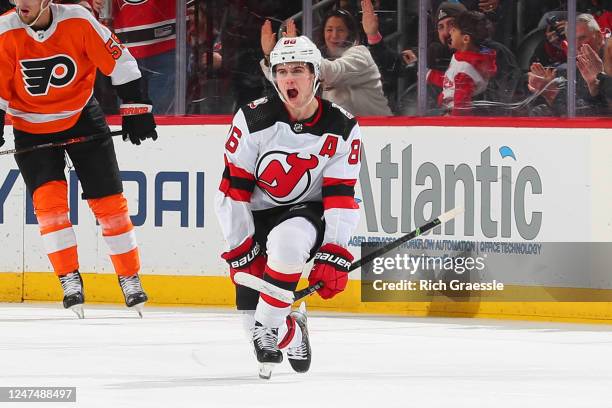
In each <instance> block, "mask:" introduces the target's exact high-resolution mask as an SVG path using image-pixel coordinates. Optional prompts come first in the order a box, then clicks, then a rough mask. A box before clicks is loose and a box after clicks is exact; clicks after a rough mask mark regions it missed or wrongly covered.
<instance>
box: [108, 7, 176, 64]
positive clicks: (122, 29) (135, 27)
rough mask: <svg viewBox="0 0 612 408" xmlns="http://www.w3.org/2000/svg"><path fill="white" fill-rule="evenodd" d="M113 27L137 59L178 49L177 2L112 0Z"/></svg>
mask: <svg viewBox="0 0 612 408" xmlns="http://www.w3.org/2000/svg"><path fill="white" fill-rule="evenodd" d="M113 30H114V31H115V33H116V34H117V36H118V37H119V39H120V40H121V42H123V43H124V44H125V45H127V46H128V47H129V48H130V52H131V53H132V55H134V57H136V58H147V57H152V56H154V55H158V54H161V53H164V52H167V51H170V50H173V49H174V48H176V2H174V1H170V0H113Z"/></svg>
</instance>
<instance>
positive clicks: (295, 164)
mask: <svg viewBox="0 0 612 408" xmlns="http://www.w3.org/2000/svg"><path fill="white" fill-rule="evenodd" d="M308 156H309V157H307V158H304V157H300V156H299V155H298V153H287V152H281V151H273V152H269V153H266V154H265V155H263V157H262V158H261V159H260V160H259V163H257V169H256V170H255V173H256V177H257V185H258V186H259V187H260V188H261V189H262V190H264V191H265V192H266V193H267V194H268V196H269V197H270V198H271V199H272V200H274V201H275V202H277V203H279V204H287V203H290V202H292V201H296V200H297V199H299V198H300V197H302V196H303V195H304V194H305V193H306V192H307V191H308V189H309V188H310V184H311V180H312V176H311V175H310V170H313V169H315V168H316V167H317V166H318V165H319V159H318V158H317V156H315V155H308Z"/></svg>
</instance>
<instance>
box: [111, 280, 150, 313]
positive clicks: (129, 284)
mask: <svg viewBox="0 0 612 408" xmlns="http://www.w3.org/2000/svg"><path fill="white" fill-rule="evenodd" d="M118 278H119V285H120V286H121V290H122V291H123V296H124V298H125V305H126V306H127V307H129V308H132V307H133V308H134V309H135V310H136V312H137V313H138V315H139V316H140V317H142V308H143V306H144V304H145V302H146V301H147V300H149V298H148V297H147V294H146V293H145V292H144V290H143V289H142V285H141V284H140V277H139V276H138V274H134V275H132V276H121V275H119V276H118Z"/></svg>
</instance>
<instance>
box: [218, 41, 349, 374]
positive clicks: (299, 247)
mask: <svg viewBox="0 0 612 408" xmlns="http://www.w3.org/2000/svg"><path fill="white" fill-rule="evenodd" d="M320 64H321V53H320V52H319V50H318V49H317V47H316V46H315V44H314V43H313V42H312V41H310V40H309V39H308V38H307V37H304V36H302V37H294V38H282V39H281V40H279V41H278V43H277V44H276V46H275V47H274V50H273V51H272V53H271V54H270V70H271V72H272V75H273V78H274V86H275V88H276V90H277V93H278V96H274V97H269V98H262V99H258V100H256V101H254V102H251V103H250V104H248V105H247V106H244V107H242V108H241V109H240V110H238V112H237V113H236V115H235V116H234V119H233V122H232V127H231V129H230V132H229V136H228V139H227V142H226V144H225V171H224V173H223V179H222V181H221V185H220V187H219V192H218V193H217V198H216V203H215V204H216V211H217V216H218V218H219V221H220V224H221V228H222V230H223V234H224V236H225V239H226V241H227V243H228V251H227V252H224V253H223V254H222V257H223V259H225V260H226V261H227V262H228V264H229V267H230V275H231V277H232V281H233V277H234V274H235V273H236V272H238V271H241V272H247V273H250V274H253V275H256V276H258V277H263V279H265V280H266V281H268V282H270V283H273V284H274V285H277V286H278V287H281V288H283V289H287V290H295V289H296V286H297V284H298V281H299V279H300V276H301V274H302V270H303V269H304V266H305V264H306V262H307V261H308V260H309V259H312V258H314V266H313V268H312V270H311V271H310V273H309V275H308V279H309V282H310V283H311V284H313V283H315V282H318V281H323V282H324V286H323V288H321V289H320V290H319V291H318V293H319V295H320V296H321V297H322V298H324V299H329V298H331V297H333V296H335V295H337V294H338V293H340V292H342V291H343V290H344V289H345V287H346V284H347V281H348V268H349V266H350V264H351V262H352V260H353V256H352V255H351V253H350V252H349V251H348V250H347V244H348V241H349V238H350V235H351V234H352V232H353V230H354V229H355V227H356V225H357V223H358V220H359V212H358V211H359V207H358V205H357V203H356V201H355V199H354V193H355V183H356V181H357V178H358V175H359V168H360V149H361V133H360V130H359V126H358V124H357V121H356V120H355V119H354V118H353V116H352V115H351V114H350V113H348V112H346V111H345V110H343V109H342V108H341V107H339V106H336V105H334V104H332V103H331V102H329V101H326V100H322V99H320V98H318V97H315V94H316V91H317V88H318V86H319V80H318V79H319V68H320ZM329 255H334V256H329ZM236 304H237V307H238V309H239V310H242V311H244V312H245V317H246V319H247V320H248V322H247V326H248V328H249V329H250V332H251V334H252V341H253V345H254V348H255V353H256V356H257V360H258V361H259V363H260V376H261V377H262V378H269V377H270V375H271V372H272V367H273V365H274V364H279V363H281V362H282V360H283V350H286V353H287V358H288V360H289V363H290V364H291V366H292V367H293V369H294V370H295V371H297V372H306V371H308V369H309V367H310V361H311V350H310V343H309V341H308V332H307V327H306V315H305V309H304V308H300V310H298V311H295V312H291V305H289V304H287V303H284V302H281V301H280V300H278V299H275V298H273V297H271V296H268V295H265V294H263V293H262V294H260V293H259V292H256V291H255V290H253V289H250V288H247V287H245V286H241V285H237V286H236Z"/></svg>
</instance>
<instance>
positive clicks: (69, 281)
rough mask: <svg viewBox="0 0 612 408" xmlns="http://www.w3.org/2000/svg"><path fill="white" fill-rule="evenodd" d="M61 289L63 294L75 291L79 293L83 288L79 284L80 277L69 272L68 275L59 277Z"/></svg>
mask: <svg viewBox="0 0 612 408" xmlns="http://www.w3.org/2000/svg"><path fill="white" fill-rule="evenodd" d="M59 280H60V283H61V284H62V289H63V290H64V296H70V295H74V294H75V293H81V291H82V290H83V288H82V286H81V279H80V278H79V274H78V273H75V272H70V273H69V274H68V275H65V276H60V277H59Z"/></svg>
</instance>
